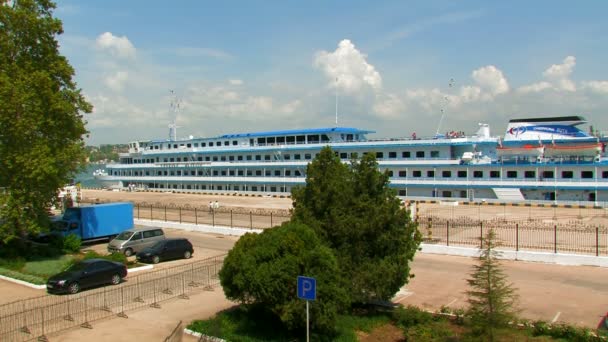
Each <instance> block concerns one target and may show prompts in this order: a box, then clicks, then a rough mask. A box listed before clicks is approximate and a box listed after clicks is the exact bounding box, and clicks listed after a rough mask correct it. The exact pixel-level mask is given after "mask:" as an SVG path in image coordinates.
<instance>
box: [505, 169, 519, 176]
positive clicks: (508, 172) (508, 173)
mask: <svg viewBox="0 0 608 342" xmlns="http://www.w3.org/2000/svg"><path fill="white" fill-rule="evenodd" d="M507 178H517V171H512V170H511V171H507Z"/></svg>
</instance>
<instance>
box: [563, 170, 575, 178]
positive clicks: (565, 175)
mask: <svg viewBox="0 0 608 342" xmlns="http://www.w3.org/2000/svg"><path fill="white" fill-rule="evenodd" d="M572 177H574V172H572V171H562V178H572Z"/></svg>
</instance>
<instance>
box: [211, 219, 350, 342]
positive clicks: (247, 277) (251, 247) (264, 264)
mask: <svg viewBox="0 0 608 342" xmlns="http://www.w3.org/2000/svg"><path fill="white" fill-rule="evenodd" d="M299 275H305V276H310V277H314V278H316V279H317V299H316V300H315V301H314V302H312V303H311V306H310V312H311V325H312V326H311V328H312V329H313V330H316V331H317V332H327V333H330V332H332V331H333V330H334V326H335V320H336V318H337V314H338V313H339V312H340V311H341V310H344V309H345V308H346V306H347V305H348V295H347V293H346V290H345V288H344V284H343V280H342V278H341V277H340V276H339V272H338V264H337V262H336V259H335V257H334V255H333V253H332V251H331V250H330V249H329V248H327V247H325V246H323V245H322V244H321V242H320V241H319V239H318V238H317V236H316V235H315V233H314V231H313V230H312V229H310V228H309V227H307V226H305V225H302V224H299V223H292V222H286V223H284V224H283V225H281V226H279V227H274V228H271V229H267V230H265V231H264V232H263V233H261V234H259V235H256V234H246V235H244V236H242V237H241V238H240V239H239V241H238V242H237V243H236V244H235V245H234V247H233V248H232V249H231V250H230V252H229V253H228V256H227V257H226V259H225V260H224V265H223V267H222V269H221V271H220V273H219V276H220V282H221V284H222V288H223V289H224V293H225V294H226V297H227V298H229V299H232V300H236V301H239V302H241V303H242V304H245V305H257V306H262V307H264V308H266V309H267V310H270V311H271V312H273V313H274V314H275V315H276V316H277V317H279V318H280V320H281V321H282V322H283V324H284V325H285V327H287V328H288V329H290V330H295V329H299V328H302V327H303V325H304V324H305V322H306V309H305V305H306V304H305V301H304V300H302V299H298V297H297V282H296V279H297V277H298V276H299Z"/></svg>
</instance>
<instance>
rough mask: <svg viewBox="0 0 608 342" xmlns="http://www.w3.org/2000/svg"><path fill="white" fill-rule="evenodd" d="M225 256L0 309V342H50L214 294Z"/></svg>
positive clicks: (8, 305)
mask: <svg viewBox="0 0 608 342" xmlns="http://www.w3.org/2000/svg"><path fill="white" fill-rule="evenodd" d="M224 257H225V255H221V256H216V257H212V258H208V259H205V260H200V261H196V262H193V263H190V264H185V265H180V266H177V267H173V268H168V269H163V270H159V271H153V272H148V273H144V274H141V275H138V276H130V277H127V279H126V281H125V282H124V283H122V284H120V285H118V286H112V287H110V286H105V287H103V288H98V289H95V290H92V291H87V292H82V293H78V294H75V295H65V296H40V297H34V298H28V299H25V300H20V301H16V302H12V303H7V304H3V305H0V341H28V340H32V339H39V340H46V335H47V334H50V333H54V332H58V331H62V330H65V329H69V328H72V327H76V326H81V327H84V328H92V326H91V324H90V323H91V322H93V321H95V320H98V319H102V318H106V317H109V316H115V315H116V316H119V317H125V318H126V317H127V314H126V312H127V311H129V310H133V309H137V308H141V307H144V306H150V307H153V308H160V303H161V302H162V301H165V300H168V299H172V298H176V297H177V298H182V299H188V298H189V297H188V294H189V293H191V292H193V291H194V289H195V288H201V287H202V288H204V289H208V290H211V289H213V288H214V287H215V286H217V285H218V284H219V278H218V272H219V270H220V268H221V265H222V263H223V259H224Z"/></svg>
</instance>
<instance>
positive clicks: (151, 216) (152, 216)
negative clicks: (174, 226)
mask: <svg viewBox="0 0 608 342" xmlns="http://www.w3.org/2000/svg"><path fill="white" fill-rule="evenodd" d="M153 218H154V214H153V213H152V204H150V221H152V219H153Z"/></svg>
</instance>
